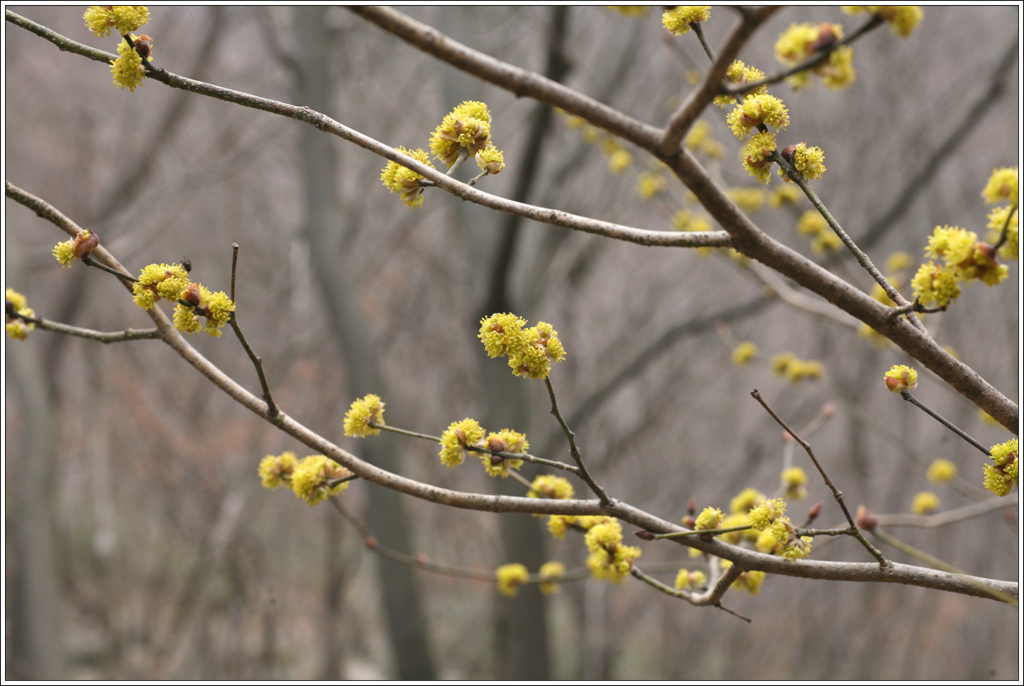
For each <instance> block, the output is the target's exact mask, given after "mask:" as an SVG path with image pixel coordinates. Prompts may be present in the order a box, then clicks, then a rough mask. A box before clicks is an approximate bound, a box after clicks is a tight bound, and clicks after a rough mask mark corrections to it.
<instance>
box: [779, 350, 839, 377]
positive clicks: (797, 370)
mask: <svg viewBox="0 0 1024 686" xmlns="http://www.w3.org/2000/svg"><path fill="white" fill-rule="evenodd" d="M770 366H771V370H772V372H774V373H775V374H777V375H778V376H784V377H786V380H787V381H789V382H790V383H799V382H801V381H803V380H804V379H820V378H822V377H823V376H825V367H824V365H822V364H821V362H819V361H818V360H801V359H800V358H799V357H797V356H796V355H794V354H793V353H791V352H783V353H779V354H778V355H776V356H775V357H773V358H772V360H771V364H770Z"/></svg>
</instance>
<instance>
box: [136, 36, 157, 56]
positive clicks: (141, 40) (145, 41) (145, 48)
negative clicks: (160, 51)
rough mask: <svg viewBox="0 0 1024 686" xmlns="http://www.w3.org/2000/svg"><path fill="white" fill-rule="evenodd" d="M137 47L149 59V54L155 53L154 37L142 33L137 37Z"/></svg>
mask: <svg viewBox="0 0 1024 686" xmlns="http://www.w3.org/2000/svg"><path fill="white" fill-rule="evenodd" d="M135 49H136V50H138V51H139V54H140V55H142V56H143V57H144V58H145V59H147V60H148V59H149V56H150V55H151V54H153V39H152V38H150V37H149V36H147V35H146V34H142V35H141V36H139V37H138V38H136V39H135Z"/></svg>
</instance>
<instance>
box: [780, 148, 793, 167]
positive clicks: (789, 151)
mask: <svg viewBox="0 0 1024 686" xmlns="http://www.w3.org/2000/svg"><path fill="white" fill-rule="evenodd" d="M794 152H796V146H795V145H787V146H786V147H784V148H783V149H782V152H781V153H780V154H781V155H782V156H783V157H784V158H785V159H786V161H787V162H789V163H790V164H793V153H794Z"/></svg>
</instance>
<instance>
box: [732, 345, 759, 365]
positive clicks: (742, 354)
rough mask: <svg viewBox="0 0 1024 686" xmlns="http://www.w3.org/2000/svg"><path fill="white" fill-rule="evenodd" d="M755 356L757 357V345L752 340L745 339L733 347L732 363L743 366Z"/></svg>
mask: <svg viewBox="0 0 1024 686" xmlns="http://www.w3.org/2000/svg"><path fill="white" fill-rule="evenodd" d="M755 357H757V346H756V345H755V344H753V343H751V342H750V341H743V342H742V343H740V344H739V345H737V346H736V347H735V348H733V349H732V363H733V364H734V365H736V366H737V367H742V366H743V365H745V364H747V363H748V362H750V361H751V360H752V359H754V358H755Z"/></svg>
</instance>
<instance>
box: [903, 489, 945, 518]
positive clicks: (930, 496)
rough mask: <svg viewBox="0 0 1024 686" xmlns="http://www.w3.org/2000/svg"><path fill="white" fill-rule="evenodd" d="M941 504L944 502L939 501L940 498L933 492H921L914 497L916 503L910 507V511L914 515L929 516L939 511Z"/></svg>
mask: <svg viewBox="0 0 1024 686" xmlns="http://www.w3.org/2000/svg"><path fill="white" fill-rule="evenodd" d="M941 504H942V501H941V500H939V496H937V495H935V494H934V493H932V492H931V491H921V492H920V493H918V494H917V495H915V496H914V502H913V503H912V504H911V506H910V511H911V512H913V513H914V514H928V513H929V512H935V510H937V509H939V505H941Z"/></svg>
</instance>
